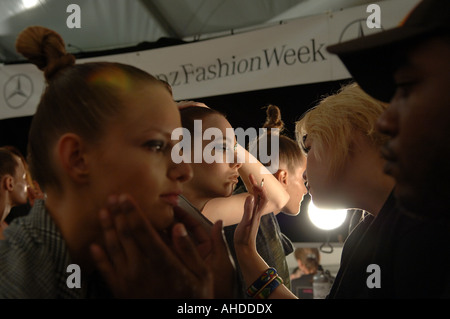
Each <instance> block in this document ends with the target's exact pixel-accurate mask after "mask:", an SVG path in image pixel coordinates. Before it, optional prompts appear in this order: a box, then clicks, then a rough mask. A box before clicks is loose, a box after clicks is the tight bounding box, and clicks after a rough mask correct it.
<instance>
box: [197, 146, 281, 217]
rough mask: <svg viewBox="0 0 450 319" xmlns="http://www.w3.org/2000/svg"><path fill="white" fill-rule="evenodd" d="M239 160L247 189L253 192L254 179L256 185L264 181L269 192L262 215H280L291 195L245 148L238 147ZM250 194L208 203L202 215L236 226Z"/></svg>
mask: <svg viewBox="0 0 450 319" xmlns="http://www.w3.org/2000/svg"><path fill="white" fill-rule="evenodd" d="M237 153H238V160H239V161H240V162H243V164H242V166H241V168H240V169H239V174H240V177H241V178H242V181H243V182H244V184H245V186H246V188H247V189H248V190H250V191H249V192H250V194H251V192H252V189H253V186H252V180H251V179H252V178H253V181H254V182H255V183H256V184H260V183H261V180H262V179H264V187H265V189H266V191H267V199H268V204H267V205H266V206H265V207H264V210H263V211H262V212H261V213H262V215H265V214H268V213H271V212H274V213H275V214H278V213H279V212H280V210H281V209H282V208H283V207H284V206H285V205H286V203H287V202H288V201H289V194H288V193H287V191H286V190H285V189H284V187H283V185H281V183H280V182H279V181H278V180H277V179H276V178H275V177H274V176H273V175H272V174H271V173H270V171H269V170H268V169H267V168H266V167H264V165H262V164H261V163H260V162H259V161H258V160H257V159H256V158H255V157H254V156H253V155H252V154H250V153H249V152H248V151H247V150H246V149H245V148H243V147H242V146H240V145H239V144H238V145H237ZM248 194H249V193H241V194H236V195H231V196H229V197H218V198H214V199H211V200H210V201H209V202H208V203H206V205H205V207H204V208H203V210H202V214H203V215H204V216H206V218H208V219H209V220H210V221H212V222H215V221H217V220H223V224H224V226H228V225H234V224H237V223H239V222H240V221H241V219H242V215H243V214H244V204H245V199H246V198H247V196H248Z"/></svg>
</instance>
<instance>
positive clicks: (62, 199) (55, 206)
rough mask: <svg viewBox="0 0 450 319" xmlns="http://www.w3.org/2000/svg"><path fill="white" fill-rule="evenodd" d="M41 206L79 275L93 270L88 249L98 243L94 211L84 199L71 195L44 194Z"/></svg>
mask: <svg viewBox="0 0 450 319" xmlns="http://www.w3.org/2000/svg"><path fill="white" fill-rule="evenodd" d="M45 206H46V208H47V210H48V211H49V213H50V216H51V217H52V219H53V221H54V222H55V224H56V226H57V227H58V229H59V231H60V232H61V235H62V237H63V238H64V241H65V242H66V245H67V248H68V250H69V254H70V257H71V259H72V261H73V262H74V263H76V264H77V265H79V266H80V267H81V269H82V270H83V273H86V274H89V273H91V272H92V271H93V270H94V265H93V261H92V259H91V257H90V256H91V254H90V250H89V247H90V245H91V244H92V243H94V242H98V241H99V237H100V234H101V230H100V228H99V225H98V221H97V220H98V209H97V210H96V209H95V208H94V207H93V205H92V204H91V203H90V201H89V200H87V199H86V197H83V198H81V197H79V196H77V195H76V193H75V192H66V194H62V193H60V192H53V191H51V190H49V191H48V192H47V199H46V202H45Z"/></svg>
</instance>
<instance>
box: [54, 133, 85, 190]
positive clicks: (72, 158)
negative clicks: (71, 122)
mask: <svg viewBox="0 0 450 319" xmlns="http://www.w3.org/2000/svg"><path fill="white" fill-rule="evenodd" d="M85 152H86V146H85V143H84V141H83V140H82V139H81V137H80V136H78V135H76V134H73V133H66V134H64V135H63V136H61V138H60V139H59V141H58V144H57V155H58V157H59V160H60V163H61V166H62V169H63V170H64V171H65V172H66V173H67V174H68V175H69V176H70V177H71V178H72V180H73V181H76V182H78V183H85V182H86V181H87V177H88V175H89V170H88V165H87V164H88V163H87V156H86V153H85Z"/></svg>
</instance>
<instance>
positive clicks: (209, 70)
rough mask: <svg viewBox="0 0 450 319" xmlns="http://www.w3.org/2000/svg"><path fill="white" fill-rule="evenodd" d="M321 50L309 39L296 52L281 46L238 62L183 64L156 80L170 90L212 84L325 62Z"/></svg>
mask: <svg viewBox="0 0 450 319" xmlns="http://www.w3.org/2000/svg"><path fill="white" fill-rule="evenodd" d="M324 46H325V43H317V42H316V40H315V39H311V40H310V42H309V43H308V44H305V45H302V46H299V47H297V48H291V47H288V46H287V45H286V44H283V45H281V46H278V47H273V48H271V49H264V50H262V51H261V54H259V55H255V56H252V57H243V58H239V59H237V58H236V56H234V55H233V56H232V58H231V60H228V61H223V60H221V59H220V58H217V59H216V60H215V63H212V64H210V65H207V66H195V65H193V64H192V63H186V64H182V65H180V69H179V70H174V71H172V72H169V73H160V74H156V77H157V78H158V79H160V80H164V81H166V82H168V83H170V85H171V86H178V85H184V84H189V83H191V82H193V81H196V82H204V81H211V80H215V79H219V78H223V77H228V76H234V75H237V74H244V73H250V72H255V71H261V70H264V69H269V68H271V67H280V66H283V65H284V66H293V65H296V64H297V65H298V64H300V65H301V64H307V63H313V62H321V61H325V60H326V58H325V54H324V51H322V50H323V48H324Z"/></svg>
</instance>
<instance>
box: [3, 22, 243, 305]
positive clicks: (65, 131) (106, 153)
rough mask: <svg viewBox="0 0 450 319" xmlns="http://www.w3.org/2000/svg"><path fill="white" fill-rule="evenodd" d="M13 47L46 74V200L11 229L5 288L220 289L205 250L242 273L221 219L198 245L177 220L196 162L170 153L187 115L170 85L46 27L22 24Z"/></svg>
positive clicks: (166, 294)
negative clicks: (87, 57) (72, 48)
mask: <svg viewBox="0 0 450 319" xmlns="http://www.w3.org/2000/svg"><path fill="white" fill-rule="evenodd" d="M16 47H17V50H18V51H19V52H20V53H22V54H23V55H24V56H25V57H27V58H28V59H29V61H30V62H32V63H34V64H35V65H36V66H37V67H38V68H39V69H41V70H42V71H43V72H44V76H45V79H46V82H47V83H46V84H47V85H46V88H45V92H44V93H43V95H42V97H41V100H40V102H39V105H38V107H37V111H36V114H35V115H34V117H33V120H32V124H31V128H30V133H29V145H28V155H29V164H30V169H31V172H32V174H33V176H34V178H35V179H36V180H37V182H38V183H39V185H40V186H41V187H42V188H43V190H44V191H45V193H46V195H47V198H46V200H45V201H44V200H39V201H37V202H36V203H35V205H34V206H33V208H32V210H31V212H30V214H29V215H28V216H26V217H24V218H21V219H20V220H18V221H17V222H16V221H14V222H13V223H11V225H10V226H9V227H8V228H7V229H6V230H5V232H4V236H5V239H4V240H2V241H0V255H1V256H2V263H1V264H0V297H1V298H95V297H100V298H105V297H111V296H114V297H146V298H205V297H208V298H210V297H213V296H218V295H217V294H216V292H217V291H219V290H218V289H216V290H213V289H214V288H216V287H215V286H217V285H214V283H213V280H215V279H217V277H213V273H212V272H213V271H214V269H215V268H214V266H211V267H209V265H208V263H207V262H206V261H205V260H204V258H205V259H206V258H207V259H208V262H211V263H212V264H213V265H216V266H217V265H220V279H221V280H225V281H228V282H230V283H231V282H232V278H233V276H234V271H233V267H232V264H231V261H230V259H229V257H228V253H227V250H226V245H225V243H224V241H223V239H222V234H221V230H222V227H221V224H220V222H218V223H216V224H215V225H214V227H213V230H212V232H211V235H209V234H206V233H203V234H202V243H203V244H204V247H208V248H209V249H208V250H207V251H202V254H200V252H199V251H197V248H196V247H195V246H194V244H193V242H192V241H191V240H190V236H188V235H187V230H186V226H185V224H183V223H176V220H175V217H178V218H187V217H186V216H185V215H183V214H181V212H180V213H179V214H178V213H177V209H176V206H177V204H178V203H177V198H178V195H179V194H180V193H181V192H182V187H183V184H184V183H185V182H186V181H188V180H189V179H190V178H191V177H192V171H191V168H190V166H189V165H188V164H185V163H180V164H175V163H174V162H173V161H172V159H171V149H172V146H173V145H174V143H175V142H176V141H173V140H172V139H171V132H172V131H173V130H174V129H175V128H177V127H180V126H181V121H180V114H179V111H178V108H177V106H176V104H175V102H174V100H173V97H172V94H171V92H170V91H169V89H168V87H167V86H166V85H165V84H164V83H163V82H161V81H159V80H158V79H156V78H155V77H153V76H152V75H150V74H149V73H147V72H145V71H143V70H140V69H138V68H136V67H133V66H130V65H126V64H120V63H110V62H93V63H84V64H75V58H74V57H73V56H72V55H70V54H68V53H67V52H66V51H65V46H64V42H63V40H62V38H61V37H60V36H59V35H58V34H57V33H56V32H54V31H52V30H49V29H47V28H43V27H38V26H36V27H29V28H27V29H25V30H24V31H23V32H22V33H21V34H20V35H19V37H18V39H17V42H16ZM186 225H191V226H195V224H189V223H187V224H186ZM218 259H219V260H218ZM99 273H100V274H101V275H102V277H103V278H102V277H101V276H100V275H99ZM217 273H219V272H217ZM105 282H106V285H105ZM230 285H231V284H230ZM174 287H175V288H174ZM219 288H220V289H223V291H227V290H226V289H227V288H228V287H227V286H226V285H223V286H221V287H219ZM230 291H231V288H230Z"/></svg>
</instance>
